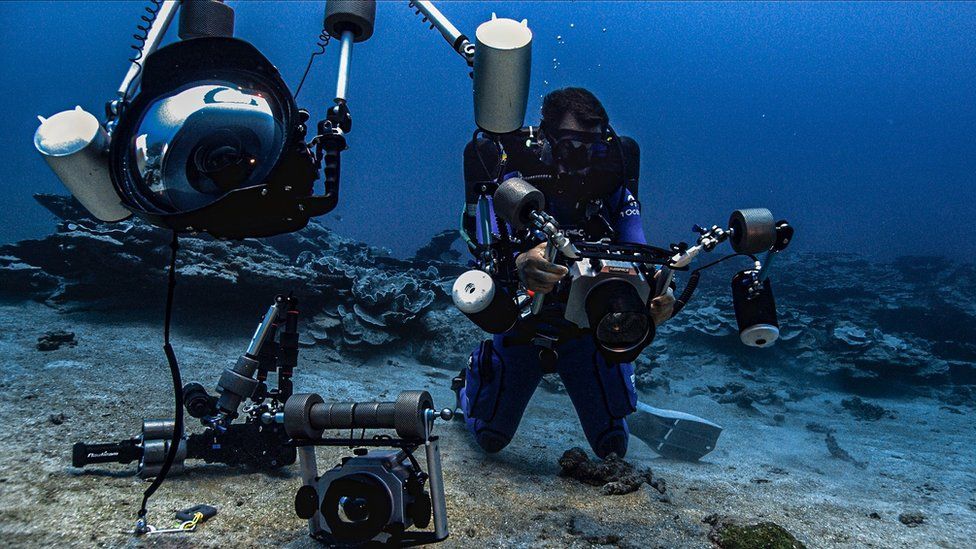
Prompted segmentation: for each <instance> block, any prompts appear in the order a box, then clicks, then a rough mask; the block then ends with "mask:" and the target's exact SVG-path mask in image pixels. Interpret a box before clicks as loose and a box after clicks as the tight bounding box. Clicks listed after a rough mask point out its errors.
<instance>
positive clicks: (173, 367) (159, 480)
mask: <svg viewBox="0 0 976 549" xmlns="http://www.w3.org/2000/svg"><path fill="white" fill-rule="evenodd" d="M169 247H170V250H171V253H170V260H169V284H168V286H167V288H166V317H165V320H164V324H163V351H164V352H165V353H166V361H167V362H168V363H169V371H170V374H172V376H173V395H174V397H175V398H174V404H175V406H176V414H175V417H174V421H173V438H172V439H171V440H170V443H169V451H168V452H166V461H164V462H163V466H162V468H161V469H160V470H159V474H158V475H156V478H155V479H153V482H152V484H150V485H149V488H146V491H145V492H143V494H142V507H140V508H139V520H140V521H144V519H145V517H146V513H147V509H146V506H147V505H148V504H149V498H150V497H152V495H153V494H154V493H156V490H157V489H158V488H159V487H160V486H161V485H162V484H163V481H165V480H166V475H167V474H168V473H169V470H170V468H171V467H172V466H173V462H174V461H176V454H177V452H179V449H180V442H181V441H182V439H183V380H182V378H181V376H180V365H179V363H178V362H177V361H176V353H175V352H173V346H172V345H170V342H169V334H170V324H171V323H172V319H173V297H174V296H175V294H176V252H177V251H178V250H179V248H180V244H179V240H178V239H177V234H176V231H173V241H172V242H171V243H170V245H169ZM145 526H146V525H145V524H144V523H143V527H145Z"/></svg>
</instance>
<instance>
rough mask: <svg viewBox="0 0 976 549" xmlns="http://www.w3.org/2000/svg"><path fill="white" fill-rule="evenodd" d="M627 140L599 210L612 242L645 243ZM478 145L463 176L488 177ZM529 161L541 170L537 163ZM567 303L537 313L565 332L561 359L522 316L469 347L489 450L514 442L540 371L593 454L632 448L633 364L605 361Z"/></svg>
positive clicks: (470, 417) (549, 302)
mask: <svg viewBox="0 0 976 549" xmlns="http://www.w3.org/2000/svg"><path fill="white" fill-rule="evenodd" d="M623 139H626V138H623ZM628 141H629V142H626V141H625V142H624V144H625V145H626V147H627V149H629V150H630V151H632V155H633V156H636V159H632V160H631V166H632V168H631V170H630V174H629V175H630V177H623V176H622V177H621V185H620V186H619V187H617V189H616V190H615V191H614V192H612V193H611V194H610V195H609V196H607V197H605V198H604V199H602V200H601V202H602V206H601V207H600V214H601V216H602V217H603V219H605V220H606V222H607V224H609V225H610V226H611V228H612V229H613V237H612V239H613V241H614V242H633V243H639V244H644V243H646V242H645V238H644V233H643V228H642V226H641V216H640V203H639V201H638V200H637V199H636V197H635V194H632V193H631V191H630V190H629V188H628V187H632V188H635V189H636V183H637V172H636V166H637V165H638V164H637V163H638V162H639V156H638V155H639V151H638V150H637V145H636V143H634V142H633V141H632V140H628ZM473 149H474V144H469V146H468V149H467V150H466V151H465V178H466V180H467V181H468V182H469V183H470V182H471V181H473V180H476V178H479V177H480V178H481V179H482V180H483V179H485V178H486V172H485V170H483V169H481V168H483V167H484V161H483V158H484V157H487V158H491V152H488V153H484V154H483V155H482V157H481V158H477V157H476V156H475V155H474V151H473ZM625 154H626V153H625ZM513 156H514V155H511V154H510V155H509V162H508V163H507V167H506V168H507V169H506V171H511V170H519V171H521V169H522V166H521V165H520V164H519V163H518V162H517V160H518V156H514V160H516V162H513V161H512V160H513ZM528 168H529V169H530V170H532V171H536V172H538V170H539V166H531V165H530V166H529V167H528ZM487 173H490V172H487ZM523 173H524V172H523ZM546 200H547V207H546V209H547V211H548V212H549V213H550V214H551V215H553V216H554V217H555V218H556V220H557V221H559V223H560V228H562V229H564V230H565V231H566V233H567V235H569V236H570V238H573V239H579V238H582V237H584V235H583V234H580V232H579V231H578V230H577V229H578V228H577V227H575V226H574V224H573V223H572V222H571V221H572V220H568V219H566V217H561V213H562V214H563V215H565V216H568V215H569V214H568V213H566V212H567V211H568V210H572V208H567V207H566V205H565V204H560V203H559V200H558V197H550V196H547V197H546ZM469 203H470V201H469ZM582 232H584V233H585V232H586V231H585V229H584V230H583V231H582ZM564 310H565V305H564V303H561V302H559V300H558V299H556V298H555V296H553V295H550V296H548V297H547V299H546V306H545V307H544V309H543V312H542V313H541V314H540V315H539V316H538V317H537V318H538V319H540V322H539V324H538V329H539V331H540V332H542V333H548V334H550V335H553V336H556V335H559V336H561V337H559V341H558V343H557V344H556V346H555V351H556V352H557V354H558V358H557V359H556V360H555V362H554V363H552V361H551V360H550V361H548V362H547V363H546V364H544V363H543V361H542V360H541V359H540V350H541V348H540V347H538V346H536V345H534V344H533V343H532V335H534V333H535V330H534V329H529V330H527V329H526V328H527V327H526V326H523V325H521V324H522V323H521V322H520V323H519V324H516V326H515V327H514V328H513V329H512V330H510V331H508V332H506V333H504V334H498V335H495V336H494V337H493V338H492V339H488V340H485V341H483V342H482V343H481V344H480V345H479V346H478V347H477V348H476V349H475V350H474V351H473V352H472V353H471V357H470V360H469V365H468V368H467V369H466V379H465V385H464V389H463V390H462V391H461V395H460V397H461V408H462V410H463V412H464V417H465V421H466V422H467V426H468V428H469V429H470V430H471V432H472V433H473V434H474V436H475V439H476V440H477V442H478V444H479V445H480V446H481V447H482V448H483V449H484V450H485V451H487V452H498V451H499V450H501V449H502V448H504V447H505V446H506V445H507V444H508V443H509V442H511V440H512V437H513V436H514V434H515V431H516V429H517V428H518V425H519V422H520V420H521V419H522V413H523V412H524V410H525V407H526V405H527V404H528V402H529V399H530V398H531V397H532V394H533V393H534V392H535V389H536V387H537V386H538V384H539V381H540V380H541V379H542V375H543V374H544V373H547V372H549V371H555V372H557V373H558V374H559V376H560V378H562V381H563V384H564V385H565V387H566V391H567V392H568V393H569V397H570V399H571V400H572V402H573V406H574V407H575V408H576V413H577V415H578V416H579V419H580V423H581V424H582V426H583V431H584V432H585V433H586V438H587V440H588V441H589V443H590V446H591V447H592V448H593V451H594V452H595V453H596V455H597V456H599V457H601V458H603V457H606V456H607V455H608V454H610V453H611V452H613V453H616V454H617V455H618V456H623V455H624V454H625V453H626V452H627V442H628V438H629V432H628V430H627V423H626V421H625V419H624V418H625V417H626V416H627V415H628V414H630V413H631V412H633V411H634V410H635V406H636V402H637V394H636V391H635V389H634V380H633V374H634V368H633V365H632V364H630V363H624V364H609V363H607V362H606V361H605V360H604V358H603V356H602V355H601V354H600V353H599V352H598V351H597V348H596V345H595V343H594V342H593V337H592V335H591V334H589V333H585V334H582V335H581V334H579V332H578V331H575V332H573V331H567V330H566V328H567V326H572V325H570V324H569V323H568V322H567V321H565V320H564V319H563V318H562V316H563V313H564ZM533 328H536V326H533ZM527 332H528V333H527ZM544 370H545V371H544Z"/></svg>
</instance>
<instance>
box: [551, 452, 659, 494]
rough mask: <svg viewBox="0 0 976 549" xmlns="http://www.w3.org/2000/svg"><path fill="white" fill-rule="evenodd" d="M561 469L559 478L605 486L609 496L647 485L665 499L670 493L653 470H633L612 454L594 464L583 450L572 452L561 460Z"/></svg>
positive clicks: (565, 453) (605, 491)
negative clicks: (656, 477) (664, 495)
mask: <svg viewBox="0 0 976 549" xmlns="http://www.w3.org/2000/svg"><path fill="white" fill-rule="evenodd" d="M559 467H560V471H559V476H562V477H570V478H574V479H576V480H578V481H580V482H583V483H585V484H589V485H591V486H602V487H603V493H604V494H606V495H620V494H629V493H631V492H635V491H637V489H638V488H640V487H641V485H642V484H645V483H646V484H648V485H650V486H651V487H652V488H654V489H655V490H657V491H658V492H659V493H660V494H662V495H663V494H665V492H667V485H666V484H665V482H664V480H663V479H655V478H654V475H653V473H652V472H651V470H650V469H647V468H637V467H634V466H633V465H632V464H630V463H629V462H627V461H624V460H623V459H621V458H619V457H617V454H610V455H609V456H607V458H606V459H604V460H602V461H591V460H590V458H589V457H588V456H587V455H586V451H584V450H583V449H582V448H570V449H569V450H566V451H565V452H563V455H562V457H561V458H559Z"/></svg>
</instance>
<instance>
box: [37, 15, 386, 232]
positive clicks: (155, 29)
mask: <svg viewBox="0 0 976 549" xmlns="http://www.w3.org/2000/svg"><path fill="white" fill-rule="evenodd" d="M375 10H376V5H375V2H372V1H363V2H341V1H332V2H328V3H327V5H326V14H325V15H326V17H325V26H326V28H327V30H328V32H329V33H330V34H325V31H323V35H322V37H321V38H320V39H321V40H323V41H322V42H320V43H319V44H318V46H319V47H324V46H325V44H326V43H327V42H328V39H329V38H330V37H333V36H334V37H335V38H337V39H339V40H341V41H342V53H341V55H340V74H339V79H338V81H339V85H338V86H337V96H336V99H335V102H336V105H335V106H334V107H332V108H330V109H329V113H328V116H327V118H326V120H323V121H321V122H319V124H318V134H319V135H316V136H315V138H314V139H313V140H312V141H311V142H310V143H308V144H306V142H305V137H306V133H307V126H306V124H307V122H308V119H309V116H308V113H307V112H305V111H302V110H299V109H298V107H297V105H296V102H295V97H294V95H293V94H292V92H291V91H290V90H289V88H288V86H287V85H286V84H285V83H284V81H283V80H282V78H281V75H280V74H279V72H278V70H277V69H276V68H275V67H274V65H272V64H271V62H270V61H269V60H268V59H267V58H266V57H264V56H263V55H262V54H261V52H259V51H258V49H257V48H255V47H254V46H253V45H251V44H250V43H249V42H246V41H244V40H240V39H236V38H234V37H233V32H234V11H233V9H232V8H231V7H229V6H227V5H225V4H224V3H223V2H222V1H219V0H184V1H181V2H177V1H173V0H158V1H157V0H153V3H152V5H151V6H150V7H148V8H146V11H147V14H146V15H143V17H142V21H144V23H145V24H144V25H140V26H139V28H138V29H139V32H138V33H137V34H136V35H134V38H135V39H136V41H137V44H136V45H134V46H133V48H134V49H135V50H137V52H138V53H137V54H136V55H135V56H134V57H133V58H131V59H130V61H131V64H130V68H129V72H128V74H127V75H126V77H125V79H124V80H123V82H122V84H121V86H120V88H119V90H118V98H117V99H115V100H113V101H111V102H109V104H108V105H107V106H106V111H107V120H106V122H105V124H104V125H101V124H99V123H98V121H97V119H95V117H94V116H92V115H91V114H89V113H87V112H84V111H83V110H82V109H81V108H80V107H79V108H78V109H75V110H74V111H65V112H62V113H58V114H57V115H55V116H53V117H50V118H47V119H44V118H41V126H40V127H39V128H38V130H37V132H36V133H35V136H34V142H35V146H36V147H37V149H38V151H39V152H40V153H41V154H42V156H44V158H45V160H46V161H47V162H48V164H49V165H50V166H51V168H52V169H53V170H54V171H55V173H56V174H57V175H58V177H59V178H60V179H61V181H62V182H63V183H64V184H65V186H66V187H67V188H68V189H69V190H70V191H71V192H72V194H73V195H74V196H75V197H76V198H77V199H78V200H79V201H80V202H81V203H82V205H83V206H85V208H86V209H88V210H89V211H90V212H91V213H92V214H93V215H94V216H95V217H97V218H98V219H100V220H102V221H108V222H113V221H120V220H122V219H125V218H127V217H129V216H130V215H131V214H135V215H137V216H139V217H141V218H143V219H145V220H146V221H148V222H150V223H152V224H154V225H156V226H159V227H164V228H168V229H171V230H173V231H175V232H206V233H210V234H211V235H213V236H215V237H218V238H232V239H240V238H249V237H262V236H271V235H276V234H282V233H288V232H293V231H297V230H299V229H301V228H303V227H304V226H305V225H306V224H307V223H308V221H309V219H310V218H312V217H315V216H319V215H322V214H325V213H327V212H329V211H331V210H332V209H334V208H335V206H336V204H337V202H338V190H339V154H340V152H341V151H343V150H344V149H345V148H346V141H345V137H344V134H345V133H347V132H348V131H349V130H350V128H351V115H350V114H349V109H348V107H347V106H346V99H345V91H346V85H347V82H348V71H349V59H350V55H351V48H352V44H353V43H354V42H361V41H363V40H366V39H368V38H369V37H370V36H371V35H372V32H373V22H374V18H375ZM177 11H178V12H179V36H180V38H181V39H182V40H180V41H177V42H175V43H173V44H170V45H168V46H165V47H162V48H159V49H157V48H158V46H159V45H160V44H161V42H162V38H163V36H164V34H165V33H166V30H167V29H168V27H169V25H170V23H171V22H172V21H173V20H174V19H175V15H176V13H177ZM313 57H314V56H313ZM310 64H311V63H310ZM136 89H138V94H137V95H135V97H134V98H133V97H131V93H132V92H133V91H134V90H136ZM320 171H322V172H324V176H325V177H324V179H325V190H324V192H323V193H322V194H318V195H317V194H315V193H314V192H313V183H314V182H315V180H316V179H318V177H319V174H320Z"/></svg>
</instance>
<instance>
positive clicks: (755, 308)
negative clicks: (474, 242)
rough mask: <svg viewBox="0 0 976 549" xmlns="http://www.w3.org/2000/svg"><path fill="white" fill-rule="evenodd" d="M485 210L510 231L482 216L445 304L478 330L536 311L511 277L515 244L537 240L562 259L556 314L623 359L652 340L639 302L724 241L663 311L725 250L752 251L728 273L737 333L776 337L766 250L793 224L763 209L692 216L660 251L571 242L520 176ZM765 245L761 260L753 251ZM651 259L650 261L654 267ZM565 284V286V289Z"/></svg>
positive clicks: (754, 339)
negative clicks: (681, 236)
mask: <svg viewBox="0 0 976 549" xmlns="http://www.w3.org/2000/svg"><path fill="white" fill-rule="evenodd" d="M492 199H493V204H494V208H495V213H496V214H497V215H498V216H499V217H500V219H501V220H502V221H504V222H505V223H507V224H508V225H509V226H511V228H512V229H513V231H514V234H512V233H509V232H508V231H500V232H503V234H501V235H499V234H492V232H491V229H490V219H488V218H487V215H483V216H482V223H483V224H484V225H485V226H484V229H483V231H484V232H483V234H485V235H488V239H489V242H488V244H487V245H484V246H481V254H480V257H479V262H478V263H479V268H478V269H473V270H470V271H468V272H466V273H464V274H462V275H461V276H460V277H458V279H457V280H456V281H455V283H454V287H453V299H454V304H455V306H457V308H458V309H460V310H461V312H462V313H464V314H465V315H466V316H467V317H468V318H469V319H471V320H472V321H473V322H474V323H475V324H477V325H478V326H479V327H480V328H482V329H483V330H485V331H487V332H489V333H493V334H498V333H503V332H506V331H508V330H510V329H512V328H513V327H514V326H515V325H516V322H517V321H519V320H520V319H524V322H523V324H524V325H527V326H529V327H530V328H531V326H532V321H533V317H534V315H537V314H539V313H540V311H541V310H542V305H543V298H544V296H543V295H542V294H538V295H531V294H530V292H528V291H527V290H525V289H524V288H522V287H521V285H520V284H519V282H518V280H517V279H515V278H513V277H512V276H511V273H512V272H513V271H514V269H513V265H512V263H513V262H514V257H515V252H516V251H518V250H519V249H523V248H526V244H527V243H531V242H532V241H533V240H532V239H534V238H541V239H542V240H544V241H545V242H546V243H547V246H546V258H547V259H548V260H549V261H550V262H557V263H561V264H563V265H565V266H567V267H568V269H569V274H568V275H567V278H568V279H569V280H568V281H566V280H564V281H562V282H560V285H559V286H557V288H556V290H555V291H554V292H553V295H555V296H556V298H561V299H564V300H565V303H566V307H565V320H566V321H568V323H569V324H570V325H571V326H573V327H574V328H573V329H574V331H578V333H589V334H591V335H592V337H593V339H594V340H595V342H596V345H597V348H598V350H599V351H600V352H601V354H603V355H604V357H605V358H606V359H607V361H608V362H612V363H620V362H630V361H632V360H634V359H635V358H637V356H638V355H639V354H640V353H641V351H642V350H643V349H644V348H646V347H647V346H648V345H650V344H651V342H652V341H653V339H654V335H655V326H654V321H653V320H652V319H651V317H650V313H649V311H648V303H649V302H650V300H651V299H653V298H654V297H656V296H659V295H662V294H664V293H665V292H666V291H667V289H668V288H669V287H670V286H671V283H672V280H673V278H674V271H688V270H690V267H689V266H690V264H691V262H692V261H693V260H694V259H695V258H696V257H697V256H698V255H699V254H701V253H702V252H711V251H712V250H714V249H715V248H716V246H718V245H719V244H721V243H723V242H726V241H728V242H729V243H730V244H731V246H732V249H733V250H734V251H735V253H734V254H731V255H728V256H725V257H723V258H721V259H719V260H717V261H713V262H711V263H709V264H707V265H704V266H702V267H698V268H696V269H694V270H693V271H691V275H690V276H689V278H688V282H687V284H686V285H685V288H684V290H683V291H682V292H681V295H680V296H679V297H678V298H677V299H676V302H675V306H674V311H673V313H672V316H674V315H677V314H678V313H679V312H680V311H681V310H682V309H683V308H684V306H685V305H686V304H687V303H688V301H689V300H690V299H691V297H692V295H693V293H694V291H695V289H696V288H697V286H698V281H699V278H700V276H701V272H702V271H703V270H705V269H708V268H710V267H712V266H714V265H716V264H718V263H720V262H722V261H725V260H727V259H730V258H733V257H737V256H744V257H748V258H750V259H752V261H753V262H754V265H753V267H752V268H751V269H744V270H741V271H739V272H738V273H736V275H735V276H734V277H733V278H732V301H733V305H734V308H735V316H736V321H737V323H738V327H739V337H740V339H741V340H742V342H743V343H744V344H746V345H749V346H752V347H768V346H770V345H772V344H773V343H774V342H775V341H776V339H777V338H778V337H779V323H778V321H777V318H776V304H775V301H774V300H773V293H772V288H771V286H770V282H769V278H768V275H769V266H770V264H771V261H772V259H773V257H774V256H775V254H777V253H779V252H781V251H782V250H784V249H785V248H786V247H787V246H788V245H789V243H790V241H791V240H792V238H793V227H791V226H790V225H789V223H787V222H786V221H783V220H781V221H774V218H773V214H772V213H770V211H769V210H767V209H765V208H752V209H744V210H736V211H735V212H733V213H732V216H731V217H730V219H729V223H728V227H719V226H717V225H713V226H712V227H711V228H704V227H701V226H698V225H696V226H695V227H694V230H695V232H697V233H698V238H697V242H696V243H695V245H693V246H689V245H687V244H685V243H680V244H672V245H671V247H670V249H669V250H664V249H662V248H656V247H653V246H648V245H644V244H630V243H611V242H609V241H606V240H604V241H599V242H573V241H571V240H570V239H569V238H568V237H567V236H566V235H565V234H564V233H563V232H562V231H561V230H560V229H559V224H558V223H557V222H556V220H555V219H554V218H553V217H552V216H551V215H549V214H548V213H546V211H545V197H544V195H543V193H542V192H541V191H539V190H538V189H536V188H535V187H533V186H532V185H531V184H530V183H528V182H527V181H525V180H524V179H522V178H520V177H512V178H509V179H507V180H505V181H504V182H502V183H501V184H500V185H497V187H496V188H495V190H494V193H493V196H492ZM764 252H765V254H766V256H765V258H764V260H763V261H760V260H759V258H757V257H756V254H760V253H764ZM656 267H657V268H656ZM566 286H568V288H566ZM544 339H545V338H541V337H540V338H535V339H534V340H533V342H535V343H536V344H537V345H539V346H540V347H542V351H541V355H540V356H541V357H542V358H545V355H546V354H551V353H555V350H554V349H553V348H552V346H551V345H550V346H546V345H545V343H546V342H545V341H544Z"/></svg>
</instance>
